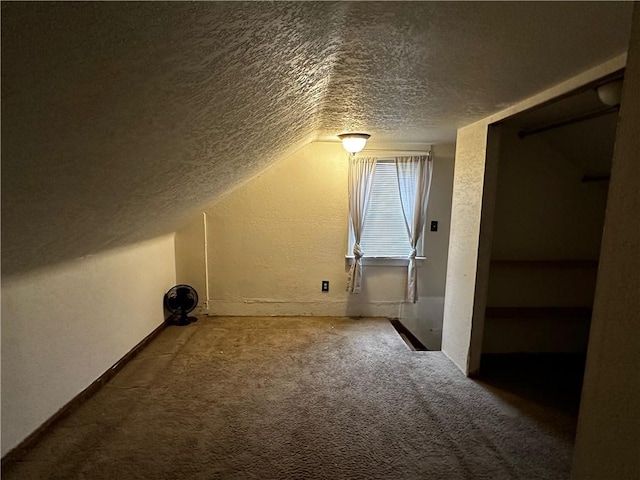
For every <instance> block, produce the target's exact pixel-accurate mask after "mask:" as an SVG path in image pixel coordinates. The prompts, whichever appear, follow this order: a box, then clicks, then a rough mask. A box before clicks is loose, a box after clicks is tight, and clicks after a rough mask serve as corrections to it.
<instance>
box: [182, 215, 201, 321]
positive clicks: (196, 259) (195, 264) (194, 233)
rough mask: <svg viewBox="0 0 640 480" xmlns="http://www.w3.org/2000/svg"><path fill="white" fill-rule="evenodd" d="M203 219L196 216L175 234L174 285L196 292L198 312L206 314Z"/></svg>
mask: <svg viewBox="0 0 640 480" xmlns="http://www.w3.org/2000/svg"><path fill="white" fill-rule="evenodd" d="M204 222H205V218H204V214H201V215H198V216H197V217H195V218H194V219H193V220H192V221H191V222H189V223H188V224H187V225H185V226H184V227H182V228H181V229H180V230H178V231H177V232H176V237H175V243H176V283H186V284H188V285H191V286H192V287H193V288H195V289H196V292H198V308H199V310H196V313H198V312H206V305H207V278H206V277H207V273H206V269H207V260H206V253H205V248H206V247H205V224H204Z"/></svg>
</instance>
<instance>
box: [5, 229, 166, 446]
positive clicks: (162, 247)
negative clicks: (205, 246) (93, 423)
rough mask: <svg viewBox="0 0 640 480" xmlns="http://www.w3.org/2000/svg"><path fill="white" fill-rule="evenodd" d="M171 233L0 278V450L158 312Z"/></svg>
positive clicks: (111, 358)
mask: <svg viewBox="0 0 640 480" xmlns="http://www.w3.org/2000/svg"><path fill="white" fill-rule="evenodd" d="M174 262H175V258H174V244H173V235H168V236H164V237H160V238H157V239H153V240H151V241H147V242H144V243H140V244H136V245H132V246H128V247H125V248H121V249H116V250H111V251H108V252H102V253H100V254H98V255H95V256H91V257H88V258H85V259H82V260H75V261H72V262H67V263H62V264H59V265H56V266H53V267H50V268H47V269H43V270H41V271H38V272H33V273H28V274H25V275H19V276H14V277H12V278H11V279H7V278H5V277H3V279H2V455H4V454H5V453H6V452H7V451H9V450H10V449H11V448H13V447H15V446H16V444H17V443H18V442H20V441H22V440H23V439H24V438H25V437H26V436H27V435H29V434H30V433H31V432H32V431H33V430H35V429H36V428H37V427H38V426H40V425H41V424H42V423H43V422H44V421H46V420H47V419H48V418H49V417H50V416H51V415H53V414H54V413H55V412H56V411H57V410H58V409H60V408H61V407H62V406H63V405H64V404H65V403H67V402H68V401H69V400H71V399H72V398H73V397H74V396H75V395H77V394H78V393H80V391H82V390H83V389H84V388H86V387H87V386H89V384H91V382H93V381H94V380H95V379H96V378H97V377H99V376H100V375H101V374H102V373H104V372H105V371H106V370H107V369H109V368H110V367H111V366H112V365H113V364H114V363H116V362H117V361H118V360H119V359H120V358H121V357H122V356H123V355H124V354H126V353H127V352H128V351H129V350H131V349H132V348H133V347H134V346H135V345H136V344H137V343H138V342H139V341H140V340H141V339H142V338H144V337H145V336H146V335H147V334H149V333H150V332H151V331H152V330H153V329H154V328H156V327H157V326H158V325H160V324H161V323H162V321H163V319H164V312H163V308H162V297H163V295H164V293H165V292H166V291H167V290H168V289H169V288H170V287H171V286H172V285H173V284H174V283H175V264H174Z"/></svg>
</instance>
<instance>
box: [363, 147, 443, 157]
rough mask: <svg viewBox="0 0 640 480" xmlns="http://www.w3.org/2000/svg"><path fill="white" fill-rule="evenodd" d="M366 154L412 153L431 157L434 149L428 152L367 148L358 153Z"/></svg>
mask: <svg viewBox="0 0 640 480" xmlns="http://www.w3.org/2000/svg"><path fill="white" fill-rule="evenodd" d="M364 152H390V153H395V154H403V153H412V154H414V155H415V154H418V155H429V154H430V153H432V149H429V150H428V151H427V150H400V149H394V148H365V149H364V150H361V151H360V152H358V153H364Z"/></svg>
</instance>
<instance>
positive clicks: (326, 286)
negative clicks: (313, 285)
mask: <svg viewBox="0 0 640 480" xmlns="http://www.w3.org/2000/svg"><path fill="white" fill-rule="evenodd" d="M322 291H323V292H328V291H329V280H322Z"/></svg>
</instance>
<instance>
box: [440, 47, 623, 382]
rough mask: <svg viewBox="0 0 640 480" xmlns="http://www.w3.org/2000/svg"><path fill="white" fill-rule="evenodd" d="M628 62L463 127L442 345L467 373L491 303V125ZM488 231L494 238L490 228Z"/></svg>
mask: <svg viewBox="0 0 640 480" xmlns="http://www.w3.org/2000/svg"><path fill="white" fill-rule="evenodd" d="M625 62H626V55H620V56H618V57H615V58H613V59H611V60H610V61H608V62H606V63H604V64H601V65H598V66H596V67H594V68H592V69H590V70H588V71H586V72H584V73H582V74H580V75H577V76H575V77H573V78H570V79H568V80H567V81H565V82H563V83H561V84H559V85H556V86H554V87H551V88H549V89H548V90H545V91H543V92H540V93H539V94H537V95H534V96H533V97H530V98H528V99H526V100H523V101H522V102H519V103H518V104H516V105H513V106H511V107H509V108H506V109H504V110H502V111H500V112H498V113H496V114H494V115H491V116H489V117H486V118H484V119H482V120H480V121H478V122H476V123H474V124H471V125H468V126H466V127H463V128H461V129H459V130H458V136H457V141H456V160H455V173H454V190H453V203H452V212H451V239H450V241H449V267H448V272H447V284H446V285H447V286H446V295H445V306H444V312H445V313H444V319H443V332H442V350H443V352H444V353H445V354H446V355H447V356H448V357H449V358H450V359H451V360H452V361H453V363H455V364H456V365H457V366H458V368H460V369H461V370H462V371H463V372H464V373H465V374H470V373H473V372H475V371H476V370H477V369H478V368H479V365H480V353H481V349H482V333H483V328H484V313H483V310H484V309H483V308H480V307H482V306H483V305H484V304H485V303H486V292H487V290H488V289H487V283H488V276H489V272H488V269H486V271H484V269H480V270H478V266H483V265H485V264H488V263H489V258H490V255H491V245H490V244H486V242H484V244H483V245H480V234H481V231H482V229H483V228H484V229H485V231H486V229H489V230H491V229H492V225H491V222H489V221H487V218H486V217H484V218H483V215H482V213H483V212H482V209H483V202H488V203H489V204H490V205H492V204H493V203H494V202H495V190H494V191H484V187H485V164H486V160H487V140H488V138H489V135H488V132H489V126H490V125H492V124H494V123H495V122H498V121H500V120H504V119H505V118H508V117H509V116H511V115H514V114H516V113H519V112H522V111H524V110H527V109H529V108H531V107H533V106H536V105H539V104H541V103H543V102H545V101H547V100H550V99H552V98H555V97H557V96H559V95H562V94H564V93H567V92H569V91H571V90H574V89H575V88H578V87H580V86H583V85H585V84H587V83H589V82H591V81H594V80H596V79H598V78H601V77H603V76H605V75H607V74H609V73H612V72H614V71H616V70H619V69H620V68H623V67H624V65H625ZM490 213H491V214H492V213H493V212H490ZM490 216H491V215H490ZM485 233H486V232H485ZM485 237H487V238H485V239H486V240H490V238H489V237H490V234H486V235H485ZM478 273H480V275H479V276H478ZM477 293H480V295H479V296H478V295H477Z"/></svg>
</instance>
